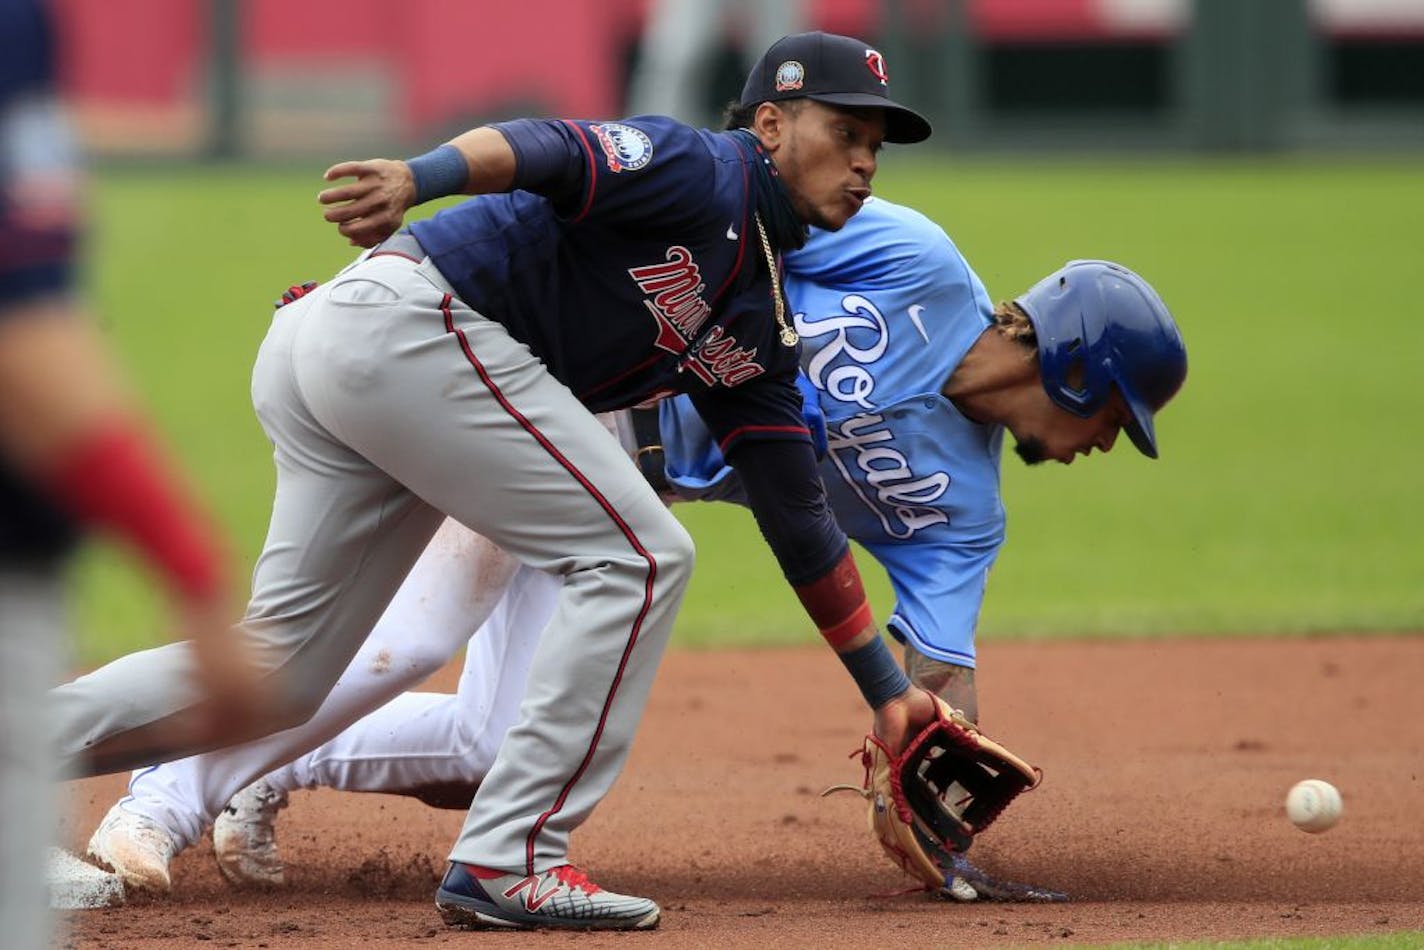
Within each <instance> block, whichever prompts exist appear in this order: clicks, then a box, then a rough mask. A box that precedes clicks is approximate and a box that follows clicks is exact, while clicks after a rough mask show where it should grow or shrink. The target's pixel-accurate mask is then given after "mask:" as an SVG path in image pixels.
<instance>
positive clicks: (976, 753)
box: [821, 697, 1043, 891]
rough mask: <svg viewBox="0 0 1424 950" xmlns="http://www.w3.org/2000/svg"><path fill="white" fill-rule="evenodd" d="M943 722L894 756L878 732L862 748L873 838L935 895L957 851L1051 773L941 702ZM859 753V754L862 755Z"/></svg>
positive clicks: (838, 787)
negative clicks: (996, 739) (1010, 804)
mask: <svg viewBox="0 0 1424 950" xmlns="http://www.w3.org/2000/svg"><path fill="white" fill-rule="evenodd" d="M935 701H936V704H937V705H938V707H939V717H938V718H937V719H936V720H935V721H934V722H932V723H930V724H929V725H927V726H925V727H924V728H923V729H921V730H920V731H919V733H918V734H916V735H915V736H913V737H912V738H911V739H910V742H909V744H908V745H907V746H906V747H905V751H903V752H901V753H900V754H899V755H894V754H892V753H891V752H890V750H889V749H887V748H886V747H885V745H884V743H882V742H881V741H880V740H879V739H878V738H876V737H875V736H874V735H873V734H872V735H868V736H866V737H865V745H864V747H863V748H862V749H861V750H860V752H859V755H860V760H861V764H862V765H864V767H865V778H864V781H863V784H862V785H861V786H860V787H857V786H854V785H834V786H832V787H831V788H828V789H826V790H825V791H824V792H822V793H821V794H822V795H829V794H830V793H832V792H838V791H851V792H855V793H857V794H859V795H860V796H861V797H862V798H864V799H865V800H866V801H867V802H869V804H870V807H869V810H868V812H867V815H868V823H869V826H870V833H871V834H872V835H874V836H875V838H876V840H878V841H879V842H880V845H881V847H882V848H883V849H884V850H885V853H886V854H888V855H889V856H890V860H891V861H893V862H894V863H895V865H896V866H897V867H899V868H901V869H902V870H904V871H905V872H906V873H907V874H909V875H911V876H912V877H916V878H919V879H920V880H921V881H923V882H924V883H925V884H926V886H927V887H928V888H930V889H933V890H937V891H938V890H942V889H944V888H945V886H946V872H947V871H948V872H950V873H951V876H952V873H953V872H952V869H951V868H950V867H947V865H949V864H950V854H949V853H951V852H962V851H964V850H966V849H967V848H968V847H969V844H970V842H972V841H973V840H974V836H975V835H977V834H980V833H981V832H983V831H984V829H986V828H988V827H989V825H991V824H992V823H993V822H994V819H995V818H998V817H999V815H1000V814H1001V813H1002V812H1003V810H1004V809H1005V808H1007V807H1008V806H1009V803H1011V802H1012V801H1013V800H1014V799H1015V798H1016V797H1018V795H1019V794H1020V793H1021V792H1024V791H1027V790H1029V789H1032V788H1034V787H1036V786H1037V785H1038V783H1039V780H1040V779H1041V778H1042V775H1043V773H1042V772H1041V771H1040V770H1039V769H1037V768H1034V767H1033V766H1031V765H1029V764H1028V763H1027V762H1025V761H1024V760H1023V759H1021V758H1019V757H1018V756H1016V755H1014V754H1013V753H1012V752H1010V751H1009V750H1008V749H1005V748H1004V747H1003V746H1001V745H999V744H998V743H997V742H995V741H994V740H992V739H990V738H989V737H988V736H985V735H984V734H983V733H982V732H980V731H979V729H978V727H977V726H975V725H974V724H973V723H972V722H970V721H969V720H968V719H966V718H964V716H963V715H962V714H961V713H960V712H959V711H958V710H956V709H954V708H952V707H951V706H950V705H949V704H948V703H946V702H944V701H943V700H942V699H939V697H935ZM855 754H856V753H852V755H855Z"/></svg>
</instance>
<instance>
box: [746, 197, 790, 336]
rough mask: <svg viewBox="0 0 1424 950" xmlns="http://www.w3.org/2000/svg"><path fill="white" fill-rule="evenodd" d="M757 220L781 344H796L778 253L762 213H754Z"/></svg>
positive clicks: (758, 234) (758, 235)
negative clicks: (764, 224) (767, 233)
mask: <svg viewBox="0 0 1424 950" xmlns="http://www.w3.org/2000/svg"><path fill="white" fill-rule="evenodd" d="M752 217H753V219H755V221H756V228H757V237H759V238H761V250H762V253H763V254H765V255H766V266H767V269H768V270H769V271H771V300H772V303H773V304H774V305H775V308H776V309H775V311H774V312H775V315H776V325H777V326H778V327H780V328H781V345H782V346H795V345H796V342H797V341H798V340H799V339H800V337H798V336H797V335H796V331H795V330H794V329H792V328H791V325H790V324H788V323H787V322H786V298H785V297H783V296H782V295H781V274H780V272H779V271H777V269H776V255H774V254H772V253H771V242H770V241H768V240H767V238H766V227H765V226H763V225H762V223H761V214H760V213H759V212H758V213H755V214H753V215H752Z"/></svg>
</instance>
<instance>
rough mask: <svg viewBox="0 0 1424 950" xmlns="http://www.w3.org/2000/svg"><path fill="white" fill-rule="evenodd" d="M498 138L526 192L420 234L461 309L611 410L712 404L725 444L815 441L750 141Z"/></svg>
mask: <svg viewBox="0 0 1424 950" xmlns="http://www.w3.org/2000/svg"><path fill="white" fill-rule="evenodd" d="M496 128H498V129H499V130H500V131H501V132H502V134H503V135H504V136H505V138H506V139H507V140H508V141H509V143H510V145H511V147H512V148H513V149H514V152H515V155H516V159H517V163H518V164H517V169H518V170H517V171H516V175H515V182H514V183H515V186H516V187H517V188H518V189H520V190H516V191H513V192H510V193H508V194H496V195H481V196H477V197H474V198H471V199H469V200H467V201H464V202H462V203H460V204H459V205H457V206H455V207H453V208H449V209H445V210H443V211H441V212H439V213H437V214H436V215H434V216H433V217H431V218H429V219H427V220H425V221H420V222H417V223H415V224H413V225H412V226H411V231H412V233H414V235H415V237H416V239H417V240H418V241H419V242H420V244H421V246H422V247H423V248H424V249H425V252H426V253H427V254H429V255H430V257H431V260H432V261H433V262H434V263H435V265H436V267H438V268H439V270H440V272H441V274H443V275H444V276H445V278H446V280H448V281H449V282H450V283H451V285H452V286H453V287H454V288H455V291H456V293H457V294H458V295H459V296H460V299H462V300H463V301H464V302H465V303H467V304H468V305H469V306H470V307H471V308H472V309H474V310H476V311H478V312H479V313H481V314H483V315H484V316H486V317H488V318H490V319H492V320H495V321H496V322H498V323H500V324H502V325H504V326H505V327H506V328H507V329H508V330H509V331H510V334H511V335H512V336H513V337H514V338H515V339H517V340H519V341H520V342H522V343H525V344H526V345H528V346H529V347H530V349H531V350H532V351H533V352H534V354H535V355H537V356H538V357H539V358H540V359H542V360H543V361H544V363H545V364H546V365H547V366H548V367H549V370H550V372H551V373H552V374H553V375H554V377H555V378H556V379H558V380H559V381H560V382H562V383H564V384H565V385H566V386H568V387H569V389H570V390H572V391H573V392H574V394H575V395H577V396H578V397H579V399H580V400H581V401H582V402H583V403H584V404H585V405H587V406H588V407H589V408H590V409H592V410H594V411H604V410H608V409H618V408H624V407H628V406H632V405H635V404H638V403H640V402H644V401H648V400H650V399H655V398H659V397H662V396H666V395H670V394H672V393H679V392H682V393H695V394H697V396H696V398H697V403H698V406H699V408H700V409H701V410H702V412H703V414H704V417H705V418H706V420H707V422H708V424H709V425H710V426H711V428H712V430H713V431H714V432H715V433H716V435H717V438H718V440H719V441H721V442H723V443H724V448H726V447H729V446H730V444H731V443H732V442H734V441H736V440H737V439H740V438H743V437H751V438H772V439H786V438H792V439H804V438H806V433H805V430H804V428H803V427H802V424H801V413H800V397H799V395H798V394H797V390H796V386H795V373H796V365H797V364H796V352H795V348H794V347H788V346H785V345H784V344H782V343H781V342H780V340H779V339H778V336H777V327H776V325H775V323H774V321H773V318H772V312H773V305H772V296H771V295H772V287H771V280H770V271H769V268H768V266H767V263H766V260H765V258H766V251H765V250H764V249H763V247H762V245H761V242H760V240H759V239H758V234H757V227H756V223H755V221H754V219H753V209H754V199H753V194H754V191H753V185H752V181H751V177H752V175H753V174H755V171H756V169H755V167H754V164H753V163H754V162H756V161H757V158H756V156H755V155H754V154H753V149H752V147H751V146H750V145H749V144H748V142H747V139H746V138H745V137H743V136H745V133H742V135H741V136H739V135H738V134H737V133H716V132H708V131H705V130H702V131H699V130H696V129H692V128H690V127H688V126H685V125H682V124H681V123H678V122H675V121H674V120H672V119H668V118H665V117H661V116H640V117H636V118H632V119H626V120H622V121H619V122H591V121H583V120H579V121H539V120H529V119H524V120H518V121H514V122H507V123H502V124H500V125H498V126H496Z"/></svg>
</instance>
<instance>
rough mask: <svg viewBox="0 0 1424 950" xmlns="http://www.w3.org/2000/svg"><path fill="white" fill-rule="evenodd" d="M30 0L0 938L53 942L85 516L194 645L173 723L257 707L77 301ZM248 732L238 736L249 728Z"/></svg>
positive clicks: (11, 351)
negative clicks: (190, 700)
mask: <svg viewBox="0 0 1424 950" xmlns="http://www.w3.org/2000/svg"><path fill="white" fill-rule="evenodd" d="M55 56H56V53H55V43H54V37H53V34H52V26H51V23H50V20H49V15H48V11H47V9H46V8H45V7H44V6H43V5H42V3H40V2H39V0H0V814H3V815H4V816H5V817H6V820H5V823H4V825H3V827H0V934H3V935H4V936H3V942H4V944H5V946H6V947H17V948H31V947H41V946H47V945H48V937H47V934H48V927H49V922H48V910H47V906H48V902H47V897H46V894H45V891H44V880H43V875H42V874H41V873H40V868H42V867H43V861H42V853H43V849H44V847H45V846H46V845H48V844H49V843H50V840H51V838H52V836H53V834H54V830H55V821H56V819H57V814H56V812H57V809H56V806H55V792H54V788H53V786H52V784H51V783H52V781H53V780H54V778H55V761H54V758H53V754H52V751H51V742H52V740H53V738H54V737H53V735H52V729H53V723H54V720H53V717H52V716H51V715H49V714H48V711H47V709H46V706H45V701H44V696H45V689H46V687H48V686H50V685H52V684H54V683H56V682H58V681H59V679H60V677H61V675H62V674H63V673H64V672H66V670H65V667H67V665H68V662H69V655H68V651H67V646H68V641H69V636H68V626H67V623H66V618H65V615H64V605H63V596H62V587H63V578H62V573H63V570H64V566H65V563H66V561H67V559H68V556H69V554H70V553H71V551H72V550H73V548H74V546H75V544H76V543H77V541H78V539H79V535H80V533H81V531H82V530H83V529H85V528H96V529H101V530H105V531H108V532H111V533H113V534H114V535H116V536H117V537H119V538H122V539H124V540H125V541H127V542H129V543H130V544H132V545H133V546H134V547H136V548H137V549H138V550H139V551H140V552H141V553H142V554H143V556H144V557H145V558H146V559H147V560H148V561H149V563H150V564H151V566H152V567H153V569H154V571H155V573H157V574H158V575H159V576H160V577H161V578H162V579H163V580H164V582H165V584H166V586H167V588H168V590H169V592H170V593H171V594H172V597H173V603H174V608H175V611H176V613H177V614H178V617H179V618H180V621H181V628H182V631H183V633H185V634H186V635H187V636H190V637H191V638H192V639H193V643H194V647H195V655H196V657H197V659H198V661H199V665H198V668H197V673H198V677H199V680H200V682H201V683H203V684H204V686H205V688H206V691H207V692H208V694H209V697H210V698H209V701H208V703H207V705H206V706H205V709H204V715H203V716H201V717H195V719H194V722H193V723H192V724H190V725H189V726H188V727H186V729H185V731H184V732H182V733H178V732H175V733H174V735H175V736H177V735H180V734H181V735H184V736H193V735H195V734H196V736H197V737H199V738H210V737H216V736H223V737H226V736H228V735H229V733H227V732H226V731H223V730H219V729H218V724H220V723H224V722H226V723H227V724H228V725H233V726H240V725H241V724H242V723H243V722H245V721H246V720H247V719H248V718H250V717H249V713H248V710H249V709H251V708H252V707H253V706H254V705H258V704H260V703H261V696H260V695H259V693H258V689H257V684H256V681H255V679H254V678H253V676H252V675H251V673H250V672H249V669H250V668H249V666H248V664H247V663H246V662H245V661H244V660H243V659H242V657H243V654H242V652H241V651H240V650H239V649H238V647H239V641H238V640H237V638H235V637H233V636H232V635H231V634H230V632H229V630H228V625H227V623H226V622H225V621H226V618H227V617H228V616H229V614H228V609H229V607H230V602H229V599H228V595H229V593H230V589H229V586H228V584H229V577H228V576H227V572H226V567H225V565H224V563H223V559H222V557H221V556H220V554H219V549H218V545H217V544H216V539H215V537H214V534H213V531H212V529H211V527H210V525H209V522H208V520H207V518H206V517H204V516H203V515H201V514H200V513H199V512H198V511H197V510H196V509H195V507H194V505H193V503H192V501H191V500H190V499H189V498H188V497H187V493H186V491H185V490H184V489H183V487H182V486H181V484H180V483H179V480H178V479H177V478H176V476H175V474H174V472H173V469H172V466H171V465H170V464H169V462H168V461H167V460H166V459H164V458H163V456H162V454H161V452H160V451H159V449H158V446H157V444H156V442H155V439H154V438H153V436H152V434H151V433H150V431H149V426H148V424H147V423H146V422H145V421H144V419H143V417H142V414H141V412H140V410H139V409H138V407H137V406H136V405H135V403H134V401H133V399H132V397H131V396H130V395H129V393H128V392H127V391H126V390H125V388H124V386H123V385H122V383H121V382H120V380H119V375H118V373H117V371H116V369H115V366H114V363H113V361H112V360H111V359H110V357H109V355H108V353H107V350H106V348H105V346H104V343H103V340H102V339H101V338H100V336H99V333H98V332H97V330H96V328H95V327H94V325H93V324H92V322H91V321H90V320H89V318H88V317H87V315H86V314H85V313H84V312H83V310H82V308H81V307H80V305H79V304H78V303H77V302H76V300H75V297H74V284H75V267H76V261H75V257H76V243H77V241H78V239H79V234H80V230H81V222H80V217H81V202H82V197H83V196H82V195H81V193H80V191H81V180H80V177H81V176H80V170H79V167H78V162H77V157H76V148H75V143H74V140H73V138H72V136H71V133H70V130H69V127H68V125H67V124H66V122H65V119H64V117H63V115H62V112H61V106H60V103H59V101H58V97H57V93H56V90H55V71H56V69H55ZM242 734H243V733H241V732H236V733H233V735H242Z"/></svg>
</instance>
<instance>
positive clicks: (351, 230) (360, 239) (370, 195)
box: [317, 158, 415, 247]
mask: <svg viewBox="0 0 1424 950" xmlns="http://www.w3.org/2000/svg"><path fill="white" fill-rule="evenodd" d="M322 177H323V178H325V179H326V180H327V181H337V180H339V179H342V178H354V179H355V181H352V182H348V183H346V184H342V185H337V186H335V187H333V188H327V189H325V190H324V191H322V192H321V194H319V195H317V201H319V202H321V203H322V204H324V205H326V206H327V208H326V211H325V212H323V214H322V217H324V218H326V220H328V221H330V222H331V223H332V224H335V225H336V230H338V231H340V232H341V234H342V236H343V237H345V238H346V239H347V240H348V241H350V242H351V244H353V245H355V246H356V247H375V246H376V245H377V244H379V243H381V242H382V241H384V240H385V239H386V238H388V237H390V236H391V235H392V234H394V233H396V230H397V229H398V228H400V226H401V222H402V221H404V220H405V213H406V211H407V210H408V209H410V208H411V207H412V206H413V205H414V204H415V177H414V176H413V175H412V174H411V172H410V166H409V165H407V164H406V163H405V162H402V161H397V160H394V159H388V158H374V159H369V160H367V161H362V162H341V163H340V164H338V165H333V166H331V167H330V168H328V169H327V170H326V174H325V175H323V176H322Z"/></svg>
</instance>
